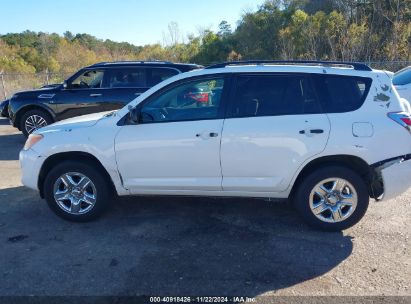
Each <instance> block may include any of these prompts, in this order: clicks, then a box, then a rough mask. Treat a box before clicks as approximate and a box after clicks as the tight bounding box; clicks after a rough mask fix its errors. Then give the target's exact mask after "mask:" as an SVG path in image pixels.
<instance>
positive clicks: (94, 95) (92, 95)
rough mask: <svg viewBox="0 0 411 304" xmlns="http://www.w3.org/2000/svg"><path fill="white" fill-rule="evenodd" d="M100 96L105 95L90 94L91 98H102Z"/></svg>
mask: <svg viewBox="0 0 411 304" xmlns="http://www.w3.org/2000/svg"><path fill="white" fill-rule="evenodd" d="M100 96H103V94H100V93H98V94H90V97H100Z"/></svg>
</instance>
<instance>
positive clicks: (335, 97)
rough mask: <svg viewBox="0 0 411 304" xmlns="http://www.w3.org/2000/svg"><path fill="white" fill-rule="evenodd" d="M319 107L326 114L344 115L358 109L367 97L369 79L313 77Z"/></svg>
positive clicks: (338, 76)
mask: <svg viewBox="0 0 411 304" xmlns="http://www.w3.org/2000/svg"><path fill="white" fill-rule="evenodd" d="M314 79H315V83H316V88H317V92H318V95H319V96H320V101H321V106H322V108H323V110H324V112H326V113H344V112H351V111H355V110H357V109H359V108H360V107H361V106H362V105H363V103H364V100H365V98H366V97H367V95H368V92H369V90H370V86H371V83H372V80H371V78H364V77H352V76H340V75H314Z"/></svg>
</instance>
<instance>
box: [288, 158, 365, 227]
mask: <svg viewBox="0 0 411 304" xmlns="http://www.w3.org/2000/svg"><path fill="white" fill-rule="evenodd" d="M330 178H341V179H344V180H346V181H348V182H349V183H350V184H351V186H352V187H353V188H354V190H355V192H356V193H357V206H356V208H355V210H354V211H353V212H352V213H351V214H350V213H348V212H347V213H346V214H347V218H346V219H344V220H342V221H339V222H333V223H331V222H326V221H323V220H322V219H320V218H318V217H317V216H316V215H314V212H313V211H312V210H311V208H310V195H311V191H313V189H314V187H316V185H318V184H319V183H321V182H322V181H326V180H327V179H330ZM330 183H331V182H330ZM292 199H293V204H294V207H295V208H296V210H297V211H298V213H299V214H300V215H301V216H302V218H303V219H304V220H305V222H307V223H308V224H309V225H310V226H312V227H314V228H317V229H321V230H325V231H341V230H345V229H348V228H350V227H352V226H354V225H355V224H357V223H358V222H359V221H360V220H361V219H362V217H363V216H364V214H365V212H366V211H367V208H368V203H369V195H368V190H367V186H366V184H365V182H364V180H363V179H362V178H361V177H360V176H359V175H358V174H357V173H356V172H354V171H353V170H351V169H348V168H346V167H342V166H335V165H332V166H327V167H323V168H319V169H317V170H315V171H313V172H312V173H310V174H309V175H308V176H307V177H305V178H304V179H303V180H302V181H301V182H300V184H299V185H298V186H297V189H296V192H295V193H294V195H293V196H292ZM323 206H327V205H323ZM343 208H349V207H343ZM343 210H347V209H343ZM327 212H328V214H329V216H330V217H332V218H334V215H333V214H332V212H331V211H330V210H329V211H327V210H325V211H324V213H321V214H320V216H323V215H324V214H325V215H327ZM325 217H326V216H325Z"/></svg>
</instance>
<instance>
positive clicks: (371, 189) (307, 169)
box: [290, 155, 381, 198]
mask: <svg viewBox="0 0 411 304" xmlns="http://www.w3.org/2000/svg"><path fill="white" fill-rule="evenodd" d="M330 165H337V166H343V167H346V168H349V169H351V170H353V171H354V172H356V173H357V174H358V175H359V176H360V177H361V178H362V179H363V180H364V182H365V183H366V185H367V187H368V193H369V196H370V197H372V198H376V197H378V196H379V195H380V194H381V193H379V192H380V191H377V187H376V185H375V182H376V179H377V178H376V174H375V171H374V170H373V168H372V167H371V166H370V165H369V164H368V163H367V162H366V161H365V160H363V159H362V158H360V157H358V156H354V155H327V156H322V157H319V158H316V159H314V160H311V161H310V162H309V163H307V164H306V165H305V166H304V167H303V168H302V170H301V171H300V172H299V173H298V175H297V177H296V179H295V181H294V183H293V186H292V189H291V192H290V197H292V196H293V195H294V193H295V191H296V189H297V188H298V186H299V185H300V184H301V182H302V181H303V180H304V178H305V177H306V176H307V175H309V174H310V173H311V172H313V171H314V170H316V169H318V168H321V167H324V166H330Z"/></svg>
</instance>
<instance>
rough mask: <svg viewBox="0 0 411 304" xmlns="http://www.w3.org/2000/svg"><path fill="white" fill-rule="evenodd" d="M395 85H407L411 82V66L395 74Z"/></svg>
mask: <svg viewBox="0 0 411 304" xmlns="http://www.w3.org/2000/svg"><path fill="white" fill-rule="evenodd" d="M392 83H393V84H394V85H406V84H409V83H411V67H408V68H405V69H403V70H401V71H399V72H397V73H395V74H394V78H393V79H392Z"/></svg>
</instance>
